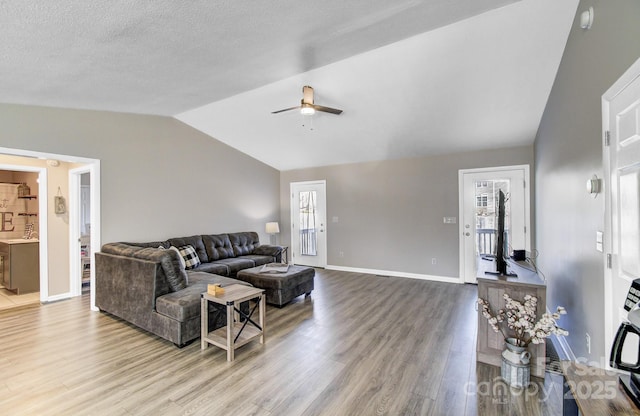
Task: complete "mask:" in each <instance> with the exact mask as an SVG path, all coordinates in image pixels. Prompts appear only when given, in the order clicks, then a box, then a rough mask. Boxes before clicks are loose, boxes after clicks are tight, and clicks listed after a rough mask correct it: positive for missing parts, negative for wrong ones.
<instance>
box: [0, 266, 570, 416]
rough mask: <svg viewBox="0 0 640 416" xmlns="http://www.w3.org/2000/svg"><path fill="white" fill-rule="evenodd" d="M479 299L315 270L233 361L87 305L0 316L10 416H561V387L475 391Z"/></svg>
mask: <svg viewBox="0 0 640 416" xmlns="http://www.w3.org/2000/svg"><path fill="white" fill-rule="evenodd" d="M476 298H477V289H476V287H475V286H473V285H456V284H448V283H441V282H429V281H423V280H416V279H404V278H395V277H383V276H374V275H366V274H361V273H347V272H339V271H329V270H322V269H318V270H317V274H316V288H315V290H314V291H313V293H312V295H311V297H308V298H305V297H298V298H296V299H295V300H294V301H293V302H292V303H290V304H289V305H286V306H285V307H283V308H276V307H272V306H268V307H267V314H266V322H267V324H266V333H267V336H266V344H264V345H262V344H259V343H258V342H253V343H250V344H248V345H246V346H243V347H242V348H240V349H238V350H237V351H236V358H235V361H233V362H231V363H229V362H227V361H226V353H225V351H223V350H221V349H219V348H216V347H214V346H210V347H209V348H207V349H206V350H201V349H200V343H199V342H194V343H191V344H189V345H187V346H186V347H184V348H182V349H179V348H176V347H175V346H174V345H173V344H172V343H169V342H167V341H165V340H162V339H160V338H158V337H156V336H154V335H152V334H149V333H148V332H146V331H143V330H141V329H139V328H136V327H135V326H133V325H131V324H129V323H127V322H124V321H122V320H120V319H118V318H115V317H113V316H110V315H107V314H104V313H99V312H92V311H90V310H89V298H88V296H86V295H85V296H83V297H79V298H74V299H70V300H67V301H61V302H56V303H51V304H47V305H43V306H40V307H31V308H23V309H20V310H6V311H0V331H2V334H3V335H2V350H1V351H2V354H0V414H2V415H98V416H102V415H136V416H138V415H154V416H155V415H213V414H215V415H256V416H282V415H285V416H286V415H295V416H297V415H332V416H333V415H441V414H467V415H472V414H482V415H485V414H491V415H493V414H520V413H518V412H530V413H523V414H532V415H533V414H541V415H555V414H560V412H559V411H557V402H558V400H559V401H560V402H561V397H562V396H561V391H562V386H561V383H562V381H561V380H560V381H559V382H558V381H556V383H558V384H559V387H558V388H557V389H556V390H555V391H552V392H551V393H553V395H550V396H553V397H551V398H549V399H548V400H546V399H544V397H543V396H541V395H540V394H538V396H535V400H523V399H522V398H521V397H520V398H518V397H511V396H508V395H507V396H500V397H498V399H499V400H496V396H495V395H493V396H491V395H486V394H483V392H478V391H477V389H476V387H477V386H478V385H479V384H480V383H483V382H492V380H493V379H494V378H495V377H496V376H497V374H499V371H500V370H499V368H497V367H491V366H486V365H483V364H478V365H476V362H475V342H476V330H477V312H476V311H475V307H474V304H475V300H476ZM540 383H541V384H540V386H542V387H544V388H546V389H547V390H548V386H549V385H551V386H553V380H544V381H540ZM558 392H560V393H559V394H558ZM558 397H560V399H558ZM538 399H543V400H538ZM545 400H546V401H545ZM554 406H555V407H554Z"/></svg>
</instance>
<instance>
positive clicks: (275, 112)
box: [271, 105, 300, 114]
mask: <svg viewBox="0 0 640 416" xmlns="http://www.w3.org/2000/svg"><path fill="white" fill-rule="evenodd" d="M299 109H300V106H299V105H297V106H295V107H291V108H285V109H284V110H278V111H272V112H271V114H278V113H284V112H285V111H291V110H299Z"/></svg>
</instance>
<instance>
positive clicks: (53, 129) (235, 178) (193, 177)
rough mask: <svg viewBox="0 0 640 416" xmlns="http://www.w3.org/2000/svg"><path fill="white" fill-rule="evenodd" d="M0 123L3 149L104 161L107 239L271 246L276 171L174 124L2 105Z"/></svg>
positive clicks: (166, 120) (152, 118)
mask: <svg viewBox="0 0 640 416" xmlns="http://www.w3.org/2000/svg"><path fill="white" fill-rule="evenodd" d="M0 126H2V127H1V130H0V144H1V146H3V147H9V148H14V149H23V150H31V151H41V152H51V153H58V154H64V155H72V156H81V157H88V158H94V159H100V161H101V182H102V183H101V185H102V188H101V211H102V242H103V243H104V242H111V241H123V240H129V241H148V240H154V239H165V238H168V237H177V236H184V235H190V234H200V233H221V232H230V231H245V230H255V231H257V232H258V233H260V234H261V239H262V240H263V241H268V236H267V235H266V234H265V233H264V224H265V222H267V221H273V220H276V219H277V218H278V215H279V211H280V201H279V199H278V195H279V191H280V189H279V186H280V185H279V177H280V174H279V172H278V171H277V170H276V169H273V168H271V167H269V166H267V165H265V164H263V163H261V162H258V161H256V160H255V159H253V158H251V157H249V156H247V155H245V154H243V153H240V152H238V151H236V150H234V149H232V148H230V147H229V146H227V145H225V144H223V143H221V142H219V141H217V140H214V139H212V138H210V137H208V136H206V135H204V134H202V133H200V132H198V131H197V130H195V129H193V128H191V127H189V126H187V125H185V124H183V123H181V122H180V121H178V120H175V119H172V118H168V117H157V116H145V115H134V114H120V113H109V112H99V111H83V110H65V109H54V108H44V107H32V106H19V105H6V104H0ZM51 197H53V196H51ZM52 238H53V236H52ZM50 273H51V274H52V275H55V276H60V277H59V279H62V280H65V279H66V281H67V283H68V273H65V274H62V275H57V274H56V273H55V270H53V271H51V270H50ZM66 287H68V284H67V285H66ZM55 294H56V293H50V295H55Z"/></svg>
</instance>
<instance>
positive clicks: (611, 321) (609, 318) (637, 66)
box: [601, 59, 640, 368]
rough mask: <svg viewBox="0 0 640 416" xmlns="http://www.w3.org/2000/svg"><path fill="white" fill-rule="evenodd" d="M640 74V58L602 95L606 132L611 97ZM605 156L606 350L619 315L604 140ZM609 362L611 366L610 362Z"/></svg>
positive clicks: (606, 154)
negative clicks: (609, 258) (610, 257)
mask: <svg viewBox="0 0 640 416" xmlns="http://www.w3.org/2000/svg"><path fill="white" fill-rule="evenodd" d="M639 77H640V59H638V60H637V61H635V62H634V63H633V65H631V67H629V69H627V70H626V71H625V73H624V74H623V75H622V76H621V77H620V78H619V79H618V80H617V81H616V82H615V83H614V84H613V85H612V86H611V87H610V88H609V89H608V90H607V92H605V93H604V94H603V95H602V136H601V137H603V138H604V137H605V134H606V132H607V131H610V129H611V128H610V127H611V126H610V125H609V124H610V123H609V117H610V114H609V112H610V111H609V109H610V103H611V101H612V100H613V99H614V98H616V97H617V96H618V95H619V94H620V93H621V92H622V91H623V90H624V89H625V88H626V87H627V86H628V85H629V84H631V83H632V82H633V81H634V80H636V79H637V78H639ZM602 159H603V166H604V175H603V176H604V183H605V192H604V194H605V204H604V253H605V255H603V256H602V257H603V258H602V261H603V264H604V282H603V285H604V350H605V351H607V347H608V346H611V345H613V337H614V332H615V330H616V327H617V319H616V316H615V315H614V313H613V310H614V305H613V301H614V299H613V296H614V294H613V269H612V268H609V267H607V255H606V254H612V253H613V241H612V231H613V230H612V227H613V221H612V218H613V212H611V189H612V188H611V177H610V174H611V166H610V161H609V147H608V146H607V145H606V143H605V141H604V140H603V144H602ZM617 308H618V309H619V310H621V312H620V313H622V311H624V309H623V308H624V305H622V304H621V305H618V306H617ZM606 366H607V367H608V368H610V365H609V363H608V362H607V363H606Z"/></svg>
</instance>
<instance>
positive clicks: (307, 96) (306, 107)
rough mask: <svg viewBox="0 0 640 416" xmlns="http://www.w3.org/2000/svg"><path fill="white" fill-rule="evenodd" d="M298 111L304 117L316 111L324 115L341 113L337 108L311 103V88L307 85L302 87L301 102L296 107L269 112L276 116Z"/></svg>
mask: <svg viewBox="0 0 640 416" xmlns="http://www.w3.org/2000/svg"><path fill="white" fill-rule="evenodd" d="M298 109H299V110H300V113H301V114H304V115H311V114H313V113H315V112H316V111H322V112H325V113H331V114H340V113H342V110H338V109H337V108H331V107H325V106H322V105H316V104H314V103H313V88H311V87H310V86H308V85H305V86H304V87H302V100H300V105H299V106H296V107H291V108H285V109H284V110H278V111H273V112H271V114H278V113H282V112H285V111H290V110H298Z"/></svg>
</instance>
